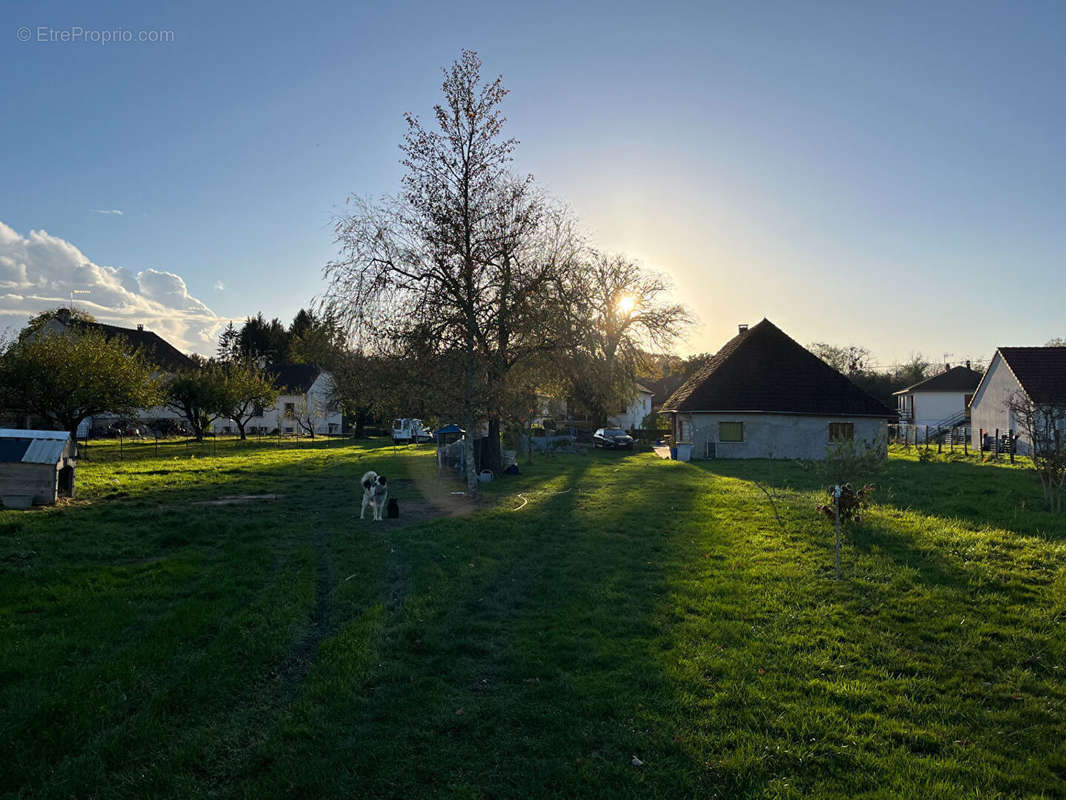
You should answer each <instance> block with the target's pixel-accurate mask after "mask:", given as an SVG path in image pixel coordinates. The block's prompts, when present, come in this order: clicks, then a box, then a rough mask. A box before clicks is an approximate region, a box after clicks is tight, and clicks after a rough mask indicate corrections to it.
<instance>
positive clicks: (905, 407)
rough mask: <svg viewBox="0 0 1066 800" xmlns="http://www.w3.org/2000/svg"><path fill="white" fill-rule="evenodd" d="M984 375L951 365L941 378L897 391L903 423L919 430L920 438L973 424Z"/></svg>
mask: <svg viewBox="0 0 1066 800" xmlns="http://www.w3.org/2000/svg"><path fill="white" fill-rule="evenodd" d="M980 382H981V373H980V372H977V371H976V370H973V369H970V362H969V361H967V362H966V366H957V367H951V366H947V367H946V368H945V370H944V371H943V372H941V373H940V374H939V375H934V376H933V377H931V378H926V379H925V380H924V381H920V382H918V383H916V384H914V385H913V386H908V387H907V388H906V389H900V390H899V391H898V392H894V395H895V397H896V409H897V412H898V413H899V421H900V422H902V423H905V424H908V425H914V426H916V427H917V429H918V432H919V435H920V436H924V435H925V431H926V430H928V431H929V436H930V438H932V437H933V436H934V435H939V434H940V433H942V432H944V431H948V430H951V429H952V428H956V427H959V426H960V425H967V424H969V422H970V400H971V399H973V395H974V392H975V391H977V385H978V384H979V383H980Z"/></svg>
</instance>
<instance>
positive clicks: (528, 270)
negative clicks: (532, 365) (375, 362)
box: [319, 51, 580, 493]
mask: <svg viewBox="0 0 1066 800" xmlns="http://www.w3.org/2000/svg"><path fill="white" fill-rule="evenodd" d="M442 88H443V91H444V102H443V103H442V104H439V105H437V106H436V107H435V109H434V114H435V119H436V128H435V129H430V128H427V127H426V126H424V125H423V124H422V123H421V121H420V120H419V119H418V118H417V117H414V116H413V115H407V117H406V119H407V123H408V131H407V135H406V136H405V138H404V141H403V144H402V145H401V150H402V151H403V156H404V157H403V160H402V163H403V165H404V167H405V168H406V173H405V175H404V177H403V190H402V192H401V194H400V195H399V196H398V197H395V198H386V199H383V200H381V201H378V202H373V201H370V200H366V199H362V198H358V197H356V198H352V199H350V201H349V203H350V205H351V208H352V212H351V213H350V214H349V215H348V216H346V217H344V218H343V219H341V220H340V221H339V222H338V223H337V226H336V234H337V240H338V244H339V245H340V248H341V254H340V257H339V258H338V259H337V260H336V261H334V262H331V263H330V264H328V265H327V266H326V268H325V275H326V278H327V281H328V287H327V291H326V293H325V294H324V296H323V297H322V299H321V301H320V304H319V305H320V308H321V310H322V311H323V312H324V313H325V314H327V315H328V316H330V317H331V318H333V319H337V320H340V321H342V322H343V323H345V325H346V327H347V329H348V331H349V332H350V335H351V338H352V341H353V344H354V345H355V347H356V348H357V349H358V350H359V351H361V352H364V353H366V354H368V355H374V354H382V353H391V354H393V355H397V354H398V357H397V361H398V362H399V363H425V361H426V356H427V354H435V355H436V356H437V357H438V359H439V362H440V363H441V364H445V365H449V366H450V367H451V368H453V369H454V368H457V369H458V371H459V372H460V373H461V397H462V401H461V409H460V416H461V422H462V425H463V427H464V428H465V429H466V430H467V432H468V435H469V436H470V438H471V439H472V438H473V434H474V432H475V431H476V430H477V428H478V426H479V423H480V422H481V421H482V420H485V419H487V420H489V423H490V436H492V435H495V436H496V440H498V431H499V424H498V416H499V413H500V408H501V403H500V399H499V398H500V396H501V393H502V392H503V391H504V384H505V382H506V376H507V374H508V372H509V370H510V369H511V368H512V367H513V366H514V365H515V364H516V363H518V362H520V361H521V360H522V359H523V358H525V357H527V356H532V355H534V354H536V353H539V352H544V351H545V350H548V349H551V348H553V347H557V346H559V342H561V341H562V340H563V338H564V336H563V332H565V331H566V330H567V325H566V323H565V318H566V317H567V311H566V309H565V308H562V304H564V303H567V302H571V301H572V294H573V293H572V289H573V283H572V282H568V278H567V275H568V274H569V269H570V267H571V266H572V265H573V262H574V257H575V254H576V253H577V252H578V251H579V250H580V245H579V243H578V242H577V240H576V237H574V236H573V231H572V226H571V225H570V223H569V220H568V218H567V216H566V215H565V213H563V212H561V211H559V210H558V209H555V208H553V207H552V206H551V205H550V204H549V203H547V202H546V201H545V200H544V199H543V198H542V197H541V195H540V194H539V193H538V192H537V191H536V189H535V187H534V186H533V183H532V180H531V179H530V178H515V177H514V176H512V175H510V174H509V173H508V171H507V164H508V163H509V162H510V160H511V154H512V152H513V150H514V147H515V144H516V141H515V140H514V139H509V138H504V136H503V133H502V130H503V124H504V117H503V116H502V114H501V111H500V104H501V102H502V101H503V99H504V97H505V96H506V94H507V91H506V90H505V89H504V88H503V86H502V83H501V79H500V78H497V79H496V80H494V81H492V82H488V83H483V82H482V80H481V61H480V59H479V58H478V57H477V54H476V53H473V52H471V51H463V53H462V55H461V57H460V58H459V60H458V61H456V62H455V63H454V64H452V66H451V67H450V68H449V69H448V70H446V71H445V79H444V83H443V86H442ZM553 308H554V309H555V311H556V313H552V309H553ZM411 354H417V357H408V356H409V355H411ZM496 440H493V443H494V444H495V441H496ZM486 452H487V453H488V454H489V459H490V463H491V461H492V460H493V459H495V458H498V447H495V446H493V447H490V448H488V449H487V451H486ZM465 477H466V481H467V485H468V488H469V491H470V492H472V493H475V492H476V491H477V476H476V475H475V469H474V453H473V448H472V447H468V448H466V459H465Z"/></svg>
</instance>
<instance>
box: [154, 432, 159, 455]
mask: <svg viewBox="0 0 1066 800" xmlns="http://www.w3.org/2000/svg"><path fill="white" fill-rule="evenodd" d="M155 454H156V455H157V456H158V455H159V434H158V433H157V434H156V435H155Z"/></svg>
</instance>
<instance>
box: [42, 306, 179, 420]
mask: <svg viewBox="0 0 1066 800" xmlns="http://www.w3.org/2000/svg"><path fill="white" fill-rule="evenodd" d="M42 331H43V332H51V333H59V334H63V333H70V332H78V331H97V332H99V333H102V334H103V335H104V336H105V337H106V338H107V339H108V341H113V340H116V339H117V340H119V341H122V342H124V343H125V345H126V346H128V347H129V349H130V350H136V351H137V352H139V353H140V354H141V355H142V356H143V357H144V359H145V360H146V361H147V362H148V363H150V364H152V365H154V367H155V371H156V374H157V375H174V374H176V373H179V372H186V371H189V370H195V369H199V366H198V365H197V363H196V362H195V361H193V360H192V359H191V358H189V356H187V355H185V354H184V353H182V352H181V351H180V350H178V348H176V347H174V345H172V344H171V343H170V342H168V341H167V340H166V339H164V338H163V337H162V336H160V335H159V334H157V333H155V332H153V331H150V330H146V329H145V327H144V325H138V326H137V327H136V328H123V327H120V326H118V325H108V324H106V323H103V322H95V321H90V320H85V319H78V318H75V317H72V316H71V314H70V310H69V309H66V308H60V309H57V311H56V313H55V316H53V317H52V318H51V319H49V320H48V321H47V322H46V323H45V325H44V327H43V328H42ZM121 421H122V418H121V417H119V416H118V415H116V414H110V413H105V414H97V415H95V416H92V417H86V418H85V419H84V420H82V422H81V425H80V426H78V436H79V437H85V436H88V435H89V434H90V433H92V434H93V435H96V436H99V435H104V434H106V433H107V432H108V431H109V430H111V429H112V427H113V426H114V425H116V424H118V423H120V422H121ZM133 421H135V422H138V423H140V424H139V425H134V426H133V427H137V428H138V430H141V429H143V431H142V432H146V431H149V430H151V429H153V428H154V429H158V430H166V429H172V428H174V427H176V426H179V425H182V424H183V422H184V418H183V417H182V416H181V414H179V413H178V412H177V411H175V410H174V409H172V408H169V407H168V406H165V405H164V406H156V407H154V408H143V409H141V410H140V411H139V412H138V413H137V414H136V415H135V420H133Z"/></svg>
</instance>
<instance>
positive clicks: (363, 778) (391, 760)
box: [0, 442, 1066, 800]
mask: <svg viewBox="0 0 1066 800" xmlns="http://www.w3.org/2000/svg"><path fill="white" fill-rule="evenodd" d="M92 457H93V459H94V460H93V461H90V462H85V463H83V464H81V465H80V467H79V473H78V483H79V487H78V488H79V498H78V499H77V500H76V501H74V502H72V503H69V504H66V505H63V506H59V507H56V508H51V509H37V510H33V511H29V512H15V511H0V569H2V572H3V575H2V582H0V792H2V793H3V794H4V795H5V796H19V797H71V796H77V797H101V798H125V797H130V798H134V797H136V798H140V797H182V798H193V797H310V796H318V797H341V796H343V797H396V798H400V797H429V796H440V797H469V798H475V797H478V798H481V797H516V798H517V797H522V798H527V797H528V798H539V797H560V798H562V797H634V798H636V797H639V798H648V797H670V798H685V797H722V798H725V797H782V798H783V797H796V798H798V797H839V798H845V797H921V798H938V797H941V798H951V800H960V799H961V798H996V797H1003V798H1007V797H1063V796H1066V631H1064V630H1063V627H1064V626H1063V621H1064V618H1066V517H1059V518H1056V517H1052V516H1050V515H1048V514H1047V513H1045V512H1044V511H1042V510H1041V507H1040V491H1039V488H1038V487H1037V485H1036V484H1035V479H1033V478H1032V477H1031V476H1030V475H1028V474H1027V473H1025V472H1024V471H1023V470H1021V469H1017V468H1010V467H1009V466H993V465H979V464H976V463H974V462H972V461H969V462H966V461H956V462H951V461H948V460H947V459H945V460H943V461H936V462H934V463H920V462H919V461H918V460H917V459H916V458H915V457H914V456H913V455H907V454H902V453H895V454H894V455H893V457H892V459H891V460H890V462H889V463H888V465H887V466H886V467H885V468H884V469H883V470H882V472H881V474H879V475H878V476H877V477H876V478H875V482H876V483H877V487H878V488H877V492H876V494H875V499H876V500H877V503H878V505H876V507H875V508H874V509H873V510H872V512H871V513H869V514H868V515H867V517H866V519H865V520H864V522H863V524H862V525H861V526H858V527H856V528H854V529H853V530H851V531H850V532H849V533H848V535H847V540H846V546H845V549H844V554H843V564H844V577H843V579H842V580H840V581H837V580H834V579H833V546H832V529H831V527H830V526H829V525H827V524H826V523H825V522H824V520H821V519H819V518H818V517H816V515H815V514H814V511H813V509H814V506H815V505H816V504H817V502H819V501H820V499H821V498H820V495H819V492H818V490H817V485H818V480H819V479H818V477H817V475H816V474H815V473H813V472H811V471H809V470H806V469H804V468H803V466H802V465H798V464H780V463H778V464H773V465H770V464H767V463H766V462H732V463H730V462H724V461H717V462H705V463H700V464H696V463H693V464H687V465H686V464H677V463H672V462H665V461H660V460H657V459H656V458H654V457H653V456H651V455H648V454H632V455H622V454H615V453H593V454H588V455H571V456H556V457H554V458H550V459H548V458H542V459H539V460H537V461H536V462H535V463H534V464H533V465H532V466H531V467H526V466H525V465H523V472H524V474H523V475H522V476H521V477H518V478H509V479H507V480H498V481H495V482H493V483H491V484H488V485H487V486H486V491H485V496H484V497H483V499H482V502H481V504H480V507H478V508H470V507H468V506H466V505H465V503H464V501H463V499H462V498H460V497H457V496H454V495H451V494H450V492H451V491H454V490H457V489H459V488H460V487H459V486H458V485H457V484H454V483H450V482H447V481H445V482H441V481H438V480H437V479H436V477H435V474H434V470H433V460H432V453H431V451H422V452H416V451H413V450H408V451H396V452H394V451H393V449H392V448H391V447H379V446H375V445H372V444H368V443H356V444H351V443H348V444H344V445H340V444H338V443H337V442H334V443H332V444H331V446H330V447H328V448H326V447H325V446H323V445H322V444H317V445H315V446H314V447H308V446H306V444H305V445H304V446H301V447H299V448H297V447H293V446H283V447H278V446H273V445H270V444H263V445H255V444H251V445H247V446H244V447H237V446H235V445H234V444H232V443H229V444H221V445H219V446H218V453H217V456H212V455H211V452H210V450H209V449H207V448H200V449H199V450H198V449H197V448H196V447H193V448H192V449H190V450H186V449H185V448H184V446H183V445H180V444H177V445H176V444H165V445H161V446H160V449H159V454H158V455H156V454H155V451H154V448H152V447H148V446H139V447H137V448H134V449H133V450H132V451H127V452H125V453H124V458H123V460H121V461H120V460H119V459H118V455H117V450H116V449H109V448H106V447H104V448H100V447H97V448H94V450H93V451H92ZM371 467H373V468H374V469H377V470H378V471H379V472H383V473H385V474H387V475H389V476H390V478H392V479H393V487H394V492H395V493H396V494H397V495H398V496H399V498H400V503H401V510H402V512H404V513H403V515H402V517H401V519H400V520H398V521H387V522H385V523H371V522H369V521H364V522H360V521H359V519H358V513H359V505H358V504H359V495H358V493H357V491H356V489H357V488H358V487H357V481H358V477H359V475H361V473H362V472H363V471H364V470H365V469H368V468H371ZM755 480H758V481H761V482H762V483H763V484H764V485H766V486H767V487H773V491H774V493H775V494H776V500H775V502H776V504H777V508H778V511H779V513H780V517H781V521H780V524H779V523H778V521H777V519H776V518H775V515H774V514H773V512H772V510H771V507H770V504H769V502H768V501H767V500H766V497H765V495H764V494H763V492H762V491H761V490H760V489H759V488H758V487H756V485H755V484H754V482H753V481H755ZM240 495H270V496H269V497H259V498H255V499H252V500H250V501H248V502H237V503H230V502H229V501H224V502H223V503H221V504H204V503H203V501H211V500H216V499H218V498H223V497H233V496H240ZM246 499H247V498H246ZM634 758H636V759H637V762H635V761H634ZM638 762H639V763H638Z"/></svg>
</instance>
